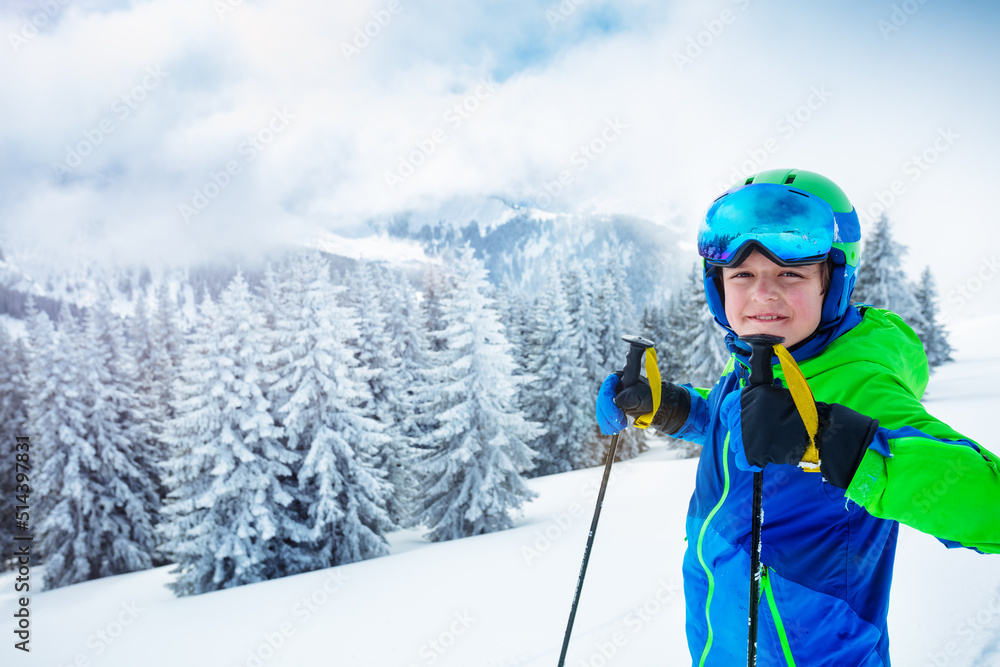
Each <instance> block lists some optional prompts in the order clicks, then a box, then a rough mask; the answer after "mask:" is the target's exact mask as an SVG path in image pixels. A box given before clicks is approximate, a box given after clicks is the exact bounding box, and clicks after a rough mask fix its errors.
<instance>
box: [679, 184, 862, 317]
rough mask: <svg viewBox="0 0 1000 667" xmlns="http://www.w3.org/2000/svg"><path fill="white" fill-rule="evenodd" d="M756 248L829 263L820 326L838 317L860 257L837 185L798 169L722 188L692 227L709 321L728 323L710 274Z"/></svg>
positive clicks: (779, 256) (853, 216) (849, 210)
mask: <svg viewBox="0 0 1000 667" xmlns="http://www.w3.org/2000/svg"><path fill="white" fill-rule="evenodd" d="M753 250H758V251H760V252H761V253H762V254H764V255H765V256H767V257H768V258H769V259H770V260H771V261H773V262H775V263H776V264H779V265H781V266H797V265H803V264H815V263H818V262H822V261H827V260H828V261H830V262H831V263H832V270H831V271H830V287H829V289H828V290H827V293H826V296H825V298H824V301H823V312H822V314H821V316H820V329H823V328H825V327H826V326H828V325H830V324H834V323H836V322H838V321H840V319H841V318H842V317H843V316H844V313H845V312H846V311H847V308H848V306H849V305H850V301H851V293H852V292H853V291H854V283H855V280H856V279H857V274H858V264H859V262H860V260H861V225H860V224H859V222H858V214H857V211H856V210H855V209H854V206H852V205H851V202H850V200H849V199H848V198H847V195H846V194H844V191H843V190H841V189H840V187H838V186H837V184H836V183H834V182H833V181H831V180H830V179H828V178H826V177H825V176H821V175H820V174H817V173H815V172H811V171H804V170H802V169H771V170H768V171H762V172H760V173H759V174H754V175H753V176H750V177H748V178H747V179H746V180H745V181H744V182H743V183H742V184H741V185H737V186H734V187H732V188H730V189H729V190H727V191H726V192H724V193H723V194H721V195H720V196H719V197H718V198H717V199H716V200H715V201H714V202H713V203H712V205H711V207H710V208H709V209H708V213H706V214H705V219H704V220H703V221H702V223H701V226H700V227H699V229H698V254H700V255H701V256H702V257H703V258H704V260H703V263H704V282H705V295H706V296H707V297H708V305H709V308H710V309H711V311H712V314H713V315H714V316H715V319H716V321H717V322H718V323H719V324H721V325H722V326H723V327H725V328H727V329H731V327H730V325H729V320H728V319H727V318H726V309H725V307H724V305H723V301H722V294H720V292H719V283H718V282H717V280H716V278H717V277H718V276H720V275H721V273H720V267H723V266H737V265H739V264H741V263H742V262H743V260H744V259H746V257H747V256H748V255H749V254H750V253H751V252H752V251H753Z"/></svg>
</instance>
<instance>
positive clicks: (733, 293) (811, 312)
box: [722, 250, 823, 347]
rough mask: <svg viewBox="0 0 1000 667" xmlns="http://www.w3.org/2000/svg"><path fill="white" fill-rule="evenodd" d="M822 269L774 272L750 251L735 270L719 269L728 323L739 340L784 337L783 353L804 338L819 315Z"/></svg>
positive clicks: (816, 266)
mask: <svg viewBox="0 0 1000 667" xmlns="http://www.w3.org/2000/svg"><path fill="white" fill-rule="evenodd" d="M822 266H823V265H822V264H809V265H807V266H778V265H777V264H775V263H774V262H772V261H771V260H769V259H768V258H767V257H765V256H764V255H762V254H760V253H759V252H757V251H756V250H754V251H753V252H752V253H751V254H750V256H749V257H747V259H746V260H745V261H744V262H743V263H742V264H740V265H739V266H737V267H732V268H729V267H722V285H723V290H724V291H725V301H726V317H727V318H728V319H729V324H730V326H732V328H733V331H735V332H736V333H737V334H738V335H740V336H746V335H748V334H758V333H766V334H771V335H773V336H783V337H784V338H785V342H784V343H783V345H784V346H785V347H791V346H792V345H795V344H796V343H799V342H801V341H803V340H805V339H806V338H808V337H809V336H810V335H812V333H813V332H814V331H815V330H816V327H818V326H819V320H820V316H821V315H822V313H823V270H822Z"/></svg>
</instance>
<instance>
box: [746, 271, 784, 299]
mask: <svg viewBox="0 0 1000 667" xmlns="http://www.w3.org/2000/svg"><path fill="white" fill-rule="evenodd" d="M750 298H752V299H753V300H754V301H757V302H759V303H763V302H765V301H774V300H775V299H777V298H778V290H777V285H776V284H775V282H774V281H773V280H771V279H770V278H768V277H766V276H760V277H758V278H757V280H755V281H754V284H753V291H752V292H751V294H750Z"/></svg>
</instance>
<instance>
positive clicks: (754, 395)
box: [722, 384, 878, 489]
mask: <svg viewBox="0 0 1000 667" xmlns="http://www.w3.org/2000/svg"><path fill="white" fill-rule="evenodd" d="M737 395H738V396H739V399H738V400H739V404H738V405H739V409H738V410H736V409H735V407H736V405H737V404H736V398H735V396H737ZM732 396H733V398H727V399H726V401H725V404H724V405H723V407H722V415H723V419H724V420H725V422H726V424H727V426H728V427H729V430H730V446H731V447H732V448H733V449H734V451H736V453H737V465H738V466H740V467H743V466H741V465H740V464H741V453H742V455H743V456H744V457H745V461H746V463H748V464H749V465H750V466H754V468H751V467H746V468H744V469H747V470H753V469H762V468H764V466H766V465H767V464H768V463H783V464H789V465H798V463H799V461H801V460H802V455H803V454H805V451H806V447H807V446H808V444H809V434H808V433H807V432H806V427H805V424H804V423H803V422H802V417H801V416H800V415H799V411H798V410H797V409H796V407H795V401H794V400H793V399H792V394H791V392H790V391H788V389H785V388H784V387H781V386H779V385H776V384H763V385H756V386H751V387H746V388H744V389H743V390H742V391H741V392H740V393H739V394H734V395H732ZM816 412H817V414H818V416H819V428H818V429H817V431H816V447H817V449H819V457H820V471H821V472H822V473H823V477H824V478H826V480H827V481H828V482H830V483H831V484H833V485H834V486H836V487H839V488H841V489H846V488H847V487H848V486H850V484H851V479H852V478H853V477H854V473H855V471H857V469H858V465H860V463H861V459H862V458H863V457H864V455H865V452H866V451H867V450H868V445H870V444H871V442H872V440H874V438H875V433H876V432H877V431H878V421H877V420H875V419H871V418H869V417H866V416H865V415H863V414H861V413H860V412H855V411H854V410H851V409H850V408H848V407H845V406H843V405H840V404H839V403H820V402H817V403H816Z"/></svg>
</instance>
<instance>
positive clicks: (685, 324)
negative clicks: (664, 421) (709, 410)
mask: <svg viewBox="0 0 1000 667" xmlns="http://www.w3.org/2000/svg"><path fill="white" fill-rule="evenodd" d="M702 273H703V269H702V267H701V265H699V264H695V265H694V267H693V268H692V269H691V273H690V275H689V276H688V280H687V282H686V284H685V287H684V289H683V291H682V292H681V294H680V296H679V298H678V299H677V300H676V301H675V302H674V310H673V312H672V314H671V317H672V319H673V324H674V326H675V327H676V329H675V334H674V337H673V340H674V341H676V345H677V346H678V348H679V350H678V351H679V352H680V355H681V358H680V369H679V370H678V373H677V375H678V380H677V381H678V382H690V383H691V384H692V385H693V386H695V387H705V388H708V387H712V386H714V385H715V383H716V382H718V381H719V377H721V375H722V371H723V369H724V368H725V366H726V363H727V362H728V361H729V357H730V353H729V350H727V349H726V345H725V336H724V333H725V332H724V331H723V330H722V329H721V328H720V327H719V325H718V324H716V322H715V318H714V317H713V315H712V311H711V310H710V309H709V307H708V301H707V300H706V299H705V288H704V283H703V281H702Z"/></svg>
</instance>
